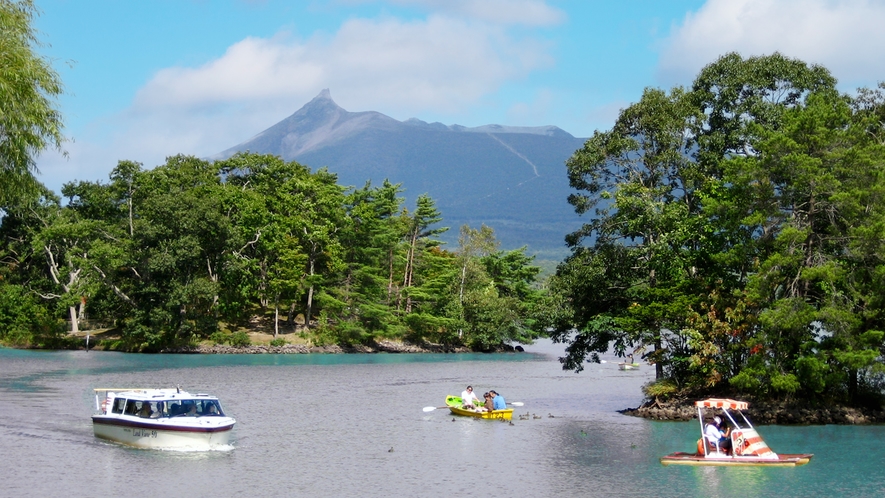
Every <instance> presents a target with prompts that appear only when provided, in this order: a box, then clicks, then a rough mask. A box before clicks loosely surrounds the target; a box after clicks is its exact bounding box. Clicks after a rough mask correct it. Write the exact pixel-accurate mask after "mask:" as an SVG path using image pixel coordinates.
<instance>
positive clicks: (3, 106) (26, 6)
mask: <svg viewBox="0 0 885 498" xmlns="http://www.w3.org/2000/svg"><path fill="white" fill-rule="evenodd" d="M37 14H38V11H37V8H36V6H35V5H34V2H33V1H32V0H18V1H15V0H0V206H8V205H9V204H10V203H12V202H14V201H15V199H16V198H17V197H18V196H19V195H21V194H23V193H24V192H34V191H36V190H37V189H38V185H37V182H36V180H35V179H34V177H33V173H34V172H35V171H36V166H35V157H36V155H37V154H39V153H40V152H41V151H42V150H44V149H46V148H49V147H54V148H56V149H59V150H61V144H62V143H63V142H64V138H63V136H62V133H61V130H62V118H61V114H60V113H59V111H58V110H57V108H56V103H55V101H54V99H55V98H56V97H57V96H59V95H61V93H62V84H61V80H60V79H59V77H58V74H56V72H55V71H54V70H53V69H52V65H51V64H50V62H49V60H48V59H46V58H45V57H41V56H39V55H38V54H37V53H36V51H35V49H36V48H37V47H39V46H40V41H39V39H38V38H37V34H36V32H35V31H34V28H33V21H34V17H36V16H37Z"/></svg>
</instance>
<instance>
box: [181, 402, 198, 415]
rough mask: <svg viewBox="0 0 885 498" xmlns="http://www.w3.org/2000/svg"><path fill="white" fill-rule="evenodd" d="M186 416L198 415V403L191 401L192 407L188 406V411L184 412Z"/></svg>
mask: <svg viewBox="0 0 885 498" xmlns="http://www.w3.org/2000/svg"><path fill="white" fill-rule="evenodd" d="M184 415H185V416H186V417H196V416H197V404H196V403H191V407H190V408H188V410H187V413H185V414H184Z"/></svg>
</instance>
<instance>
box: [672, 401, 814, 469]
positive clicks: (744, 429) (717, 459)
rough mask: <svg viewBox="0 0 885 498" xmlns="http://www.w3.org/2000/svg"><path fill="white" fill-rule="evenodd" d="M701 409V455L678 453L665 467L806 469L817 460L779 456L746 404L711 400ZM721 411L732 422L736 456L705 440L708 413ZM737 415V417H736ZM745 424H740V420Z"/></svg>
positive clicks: (702, 403)
mask: <svg viewBox="0 0 885 498" xmlns="http://www.w3.org/2000/svg"><path fill="white" fill-rule="evenodd" d="M695 406H696V407H697V408H698V421H699V422H700V426H701V438H700V439H699V440H698V442H697V446H698V451H697V453H684V452H676V453H671V454H669V455H667V456H665V457H662V458H661V463H662V464H664V465H714V466H724V467H729V466H759V467H795V466H797V465H805V464H806V463H808V461H809V460H811V457H812V456H814V455H813V454H811V453H801V454H786V453H780V454H778V453H775V452H773V451H771V448H769V447H768V445H767V444H766V443H765V441H763V440H762V436H760V435H759V433H758V432H757V431H756V429H754V428H753V425H752V424H750V421H749V420H747V417H746V416H744V413H743V411H742V410H746V409H747V406H748V403H747V402H746V401H735V400H733V399H718V398H710V399H705V400H701V401H695ZM705 408H709V409H713V410H717V411H721V412H722V414H723V416H724V417H726V418H727V419H728V420H729V421H730V422H731V427H732V429H731V434H730V435H729V437H730V438H731V447H732V449H733V450H732V452H731V453H726V452H724V451H721V450H720V449H719V445H718V443H713V444H710V443H708V442H707V439H705V437H704V409H705ZM733 415H734V416H733ZM738 415H739V416H740V419H741V423H738V421H737V416H738Z"/></svg>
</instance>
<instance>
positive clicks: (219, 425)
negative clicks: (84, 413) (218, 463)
mask: <svg viewBox="0 0 885 498" xmlns="http://www.w3.org/2000/svg"><path fill="white" fill-rule="evenodd" d="M234 424H235V422H234V421H233V419H228V418H225V420H211V419H209V418H207V419H205V420H193V421H189V423H188V424H187V425H184V424H181V425H177V424H173V423H170V421H169V420H168V419H164V420H156V421H154V420H146V421H137V420H127V419H124V418H123V417H114V416H98V415H97V416H94V417H92V430H93V433H94V434H95V437H97V438H101V439H106V440H108V441H114V442H117V443H121V444H125V445H128V446H134V447H136V448H151V449H181V450H195V451H200V450H211V449H215V448H220V447H224V446H227V445H228V444H229V443H230V435H231V429H233V426H234Z"/></svg>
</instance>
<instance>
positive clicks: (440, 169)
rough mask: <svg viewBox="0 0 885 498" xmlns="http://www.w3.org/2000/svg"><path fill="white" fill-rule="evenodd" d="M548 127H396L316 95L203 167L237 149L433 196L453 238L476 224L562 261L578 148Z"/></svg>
mask: <svg viewBox="0 0 885 498" xmlns="http://www.w3.org/2000/svg"><path fill="white" fill-rule="evenodd" d="M583 142H584V139H581V138H575V137H574V136H572V135H570V134H569V133H567V132H565V131H563V130H562V129H560V128H557V127H556V126H541V127H517V126H502V125H495V124H491V125H485V126H479V127H474V128H468V127H464V126H460V125H450V126H449V125H444V124H442V123H427V122H424V121H421V120H419V119H415V118H412V119H408V120H406V121H398V120H396V119H394V118H391V117H389V116H386V115H384V114H381V113H379V112H374V111H364V112H349V111H347V110H345V109H343V108H341V107H340V106H338V104H336V103H335V102H334V101H333V100H332V96H331V93H330V92H329V90H323V91H322V92H320V94H319V95H317V96H316V97H315V98H314V99H313V100H311V101H310V102H308V103H307V104H305V105H304V107H302V108H301V109H299V110H298V111H297V112H295V113H294V114H292V115H291V116H289V117H288V118H286V119H284V120H282V121H280V122H279V123H277V124H275V125H273V126H271V127H270V128H268V129H266V130H264V131H262V132H261V133H259V134H257V135H256V136H254V137H253V138H251V139H249V140H247V141H246V142H243V143H241V144H239V145H236V146H234V147H231V148H229V149H227V150H225V151H223V152H221V153H219V154H217V155H216V156H214V157H212V159H223V158H226V157H230V156H231V155H233V154H235V153H236V152H239V151H247V150H248V151H252V152H259V153H270V154H275V155H279V156H281V157H283V158H284V159H286V160H295V161H298V162H299V163H302V164H304V165H307V166H309V167H310V168H311V169H319V168H321V167H328V168H329V170H330V171H332V172H334V173H336V174H338V178H339V183H341V184H343V185H351V186H363V185H365V183H366V182H367V181H371V182H372V184H375V185H378V184H380V183H381V182H383V181H384V180H385V179H389V180H390V181H391V182H393V183H401V184H402V185H403V188H404V189H405V192H404V196H405V197H406V198H407V200H408V201H409V203H411V202H412V201H414V199H415V198H417V196H418V195H419V194H422V193H427V194H429V195H430V196H432V197H433V198H434V200H436V202H437V206H438V207H439V208H440V210H441V211H442V214H443V216H444V221H443V225H445V226H449V227H451V230H450V231H449V232H448V234H446V235H444V236H443V239H444V240H446V241H448V242H449V243H454V242H455V241H456V240H457V232H458V227H459V226H460V225H462V224H469V225H471V226H474V227H478V226H479V225H480V224H482V223H485V224H486V225H489V226H491V227H493V228H494V229H495V231H496V233H497V234H498V237H499V239H500V240H501V242H502V245H503V247H504V248H515V247H519V246H522V245H528V246H529V248H530V250H531V251H541V252H547V253H551V254H555V255H562V254H564V253H565V249H564V247H565V246H564V242H563V237H564V236H565V235H566V234H567V233H569V232H571V231H574V230H575V229H576V228H577V227H578V226H580V223H581V220H580V219H579V218H578V216H577V215H576V214H575V213H574V211H573V210H572V208H571V206H570V205H569V204H568V203H567V202H566V199H567V198H568V195H569V193H571V190H570V188H569V186H568V178H567V177H566V169H565V161H566V159H568V158H569V157H570V156H571V155H572V153H574V151H575V150H577V149H578V148H580V147H581V146H582V145H583Z"/></svg>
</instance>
